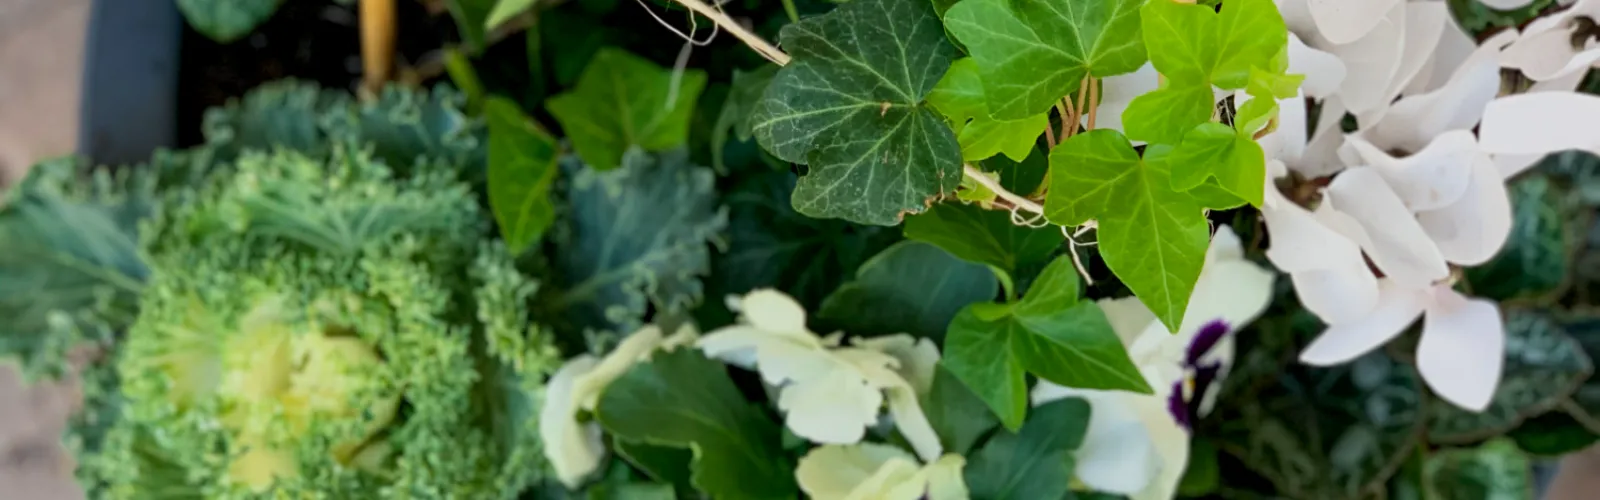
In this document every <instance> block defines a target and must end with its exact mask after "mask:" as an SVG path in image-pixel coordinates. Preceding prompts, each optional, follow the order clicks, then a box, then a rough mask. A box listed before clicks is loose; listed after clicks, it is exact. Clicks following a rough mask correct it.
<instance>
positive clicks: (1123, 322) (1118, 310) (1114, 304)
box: [1095, 296, 1156, 346]
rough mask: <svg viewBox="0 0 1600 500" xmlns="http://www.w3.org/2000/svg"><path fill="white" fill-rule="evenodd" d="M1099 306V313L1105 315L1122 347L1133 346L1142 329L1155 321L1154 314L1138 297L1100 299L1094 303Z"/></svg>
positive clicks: (1142, 331)
mask: <svg viewBox="0 0 1600 500" xmlns="http://www.w3.org/2000/svg"><path fill="white" fill-rule="evenodd" d="M1095 305H1098V306H1100V311H1101V312H1104V313H1105V315H1106V320H1107V321H1109V322H1110V323H1111V330H1112V331H1114V332H1117V337H1118V338H1121V339H1122V345H1124V346H1128V345H1132V344H1133V339H1135V338H1138V337H1139V334H1141V333H1144V329H1145V328H1146V327H1149V326H1150V323H1151V322H1153V321H1155V320H1156V314H1155V313H1153V312H1150V308H1149V307H1145V305H1144V303H1143V302H1139V298H1138V297H1132V296H1129V297H1123V298H1119V299H1100V300H1098V301H1095Z"/></svg>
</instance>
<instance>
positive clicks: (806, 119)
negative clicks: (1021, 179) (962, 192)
mask: <svg viewBox="0 0 1600 500" xmlns="http://www.w3.org/2000/svg"><path fill="white" fill-rule="evenodd" d="M779 39H780V40H781V41H782V45H783V47H784V48H785V49H787V50H788V51H789V54H790V55H792V56H794V61H793V62H791V63H789V64H788V65H787V66H784V67H783V69H780V70H778V76H776V77H775V78H773V80H772V84H771V85H770V86H768V87H767V92H766V94H765V95H764V96H763V97H762V99H761V102H760V103H759V104H757V105H756V112H755V115H754V116H753V117H752V118H751V130H752V131H754V132H755V136H756V140H757V141H758V142H760V143H761V146H762V147H764V148H766V149H767V151H768V152H770V153H772V154H773V155H774V156H777V157H778V158H780V159H783V160H784V161H789V162H793V163H804V164H807V165H808V166H809V170H810V172H809V173H808V174H807V175H806V176H805V177H801V178H800V182H799V184H798V185H796V186H795V191H794V196H793V198H792V201H793V203H794V208H795V210H797V211H799V212H800V213H802V214H806V215H809V216H812V217H818V218H842V219H846V220H850V221H852V222H858V223H863V224H875V225H883V226H892V225H895V224H898V223H899V222H900V219H901V217H903V216H904V215H906V214H911V213H918V212H921V211H923V210H925V209H926V208H927V205H928V201H929V200H930V199H932V198H934V197H936V196H939V195H941V194H943V193H948V192H950V191H953V190H955V188H956V185H957V184H959V183H960V182H961V177H962V175H961V146H960V145H959V144H958V143H957V142H956V137H955V134H954V133H952V132H951V131H950V127H948V126H946V125H945V124H944V121H943V120H940V119H939V117H938V115H937V114H935V113H934V112H933V110H931V109H928V108H927V106H925V105H924V104H923V100H924V99H925V98H926V97H927V96H928V94H929V92H930V91H932V90H933V87H934V85H935V84H937V83H938V81H939V78H940V77H942V76H944V73H945V70H947V69H949V67H950V63H951V62H952V61H954V60H955V59H956V57H957V55H958V52H957V50H956V48H955V46H954V45H951V44H950V41H949V40H948V39H946V38H945V36H944V31H943V29H941V25H940V23H939V18H938V16H936V15H935V14H934V10H933V4H932V3H930V2H928V1H927V0H855V1H852V2H849V3H846V4H844V5H840V6H839V7H838V8H836V9H834V10H833V11H832V12H829V13H827V14H823V15H820V16H816V17H810V18H806V19H804V20H801V21H800V22H797V23H794V24H790V25H788V26H784V27H783V31H782V33H781V34H780V36H779Z"/></svg>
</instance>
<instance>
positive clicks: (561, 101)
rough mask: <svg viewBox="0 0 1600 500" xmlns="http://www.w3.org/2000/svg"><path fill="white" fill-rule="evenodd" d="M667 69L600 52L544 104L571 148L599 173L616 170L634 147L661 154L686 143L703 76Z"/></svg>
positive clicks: (632, 57) (635, 58)
mask: <svg viewBox="0 0 1600 500" xmlns="http://www.w3.org/2000/svg"><path fill="white" fill-rule="evenodd" d="M673 80H674V77H673V74H672V71H670V70H666V69H662V68H659V67H657V66H656V65H654V64H651V63H650V61H646V60H644V59H642V58H640V57H639V56H635V55H633V54H629V53H627V52H625V51H622V50H620V49H615V48H609V47H608V48H602V49H600V51H599V52H598V53H596V54H595V56H594V60H592V61H589V66H588V67H586V68H584V70H583V75H582V76H580V77H578V84H577V86H576V87H574V88H573V89H572V90H570V91H567V92H565V93H562V94H559V95H557V96H555V97H552V98H550V99H549V100H548V101H545V107H546V108H548V109H549V110H550V114H551V115H552V116H555V118H556V121H557V122H559V123H560V124H561V128H562V129H563V130H565V131H566V133H567V139H568V140H570V141H572V148H573V149H574V150H575V151H576V152H577V153H578V157H579V158H583V161H584V162H585V163H588V164H589V165H591V166H593V167H594V168H596V169H599V170H611V169H613V168H617V166H618V165H620V164H621V162H622V153H623V152H624V151H627V150H628V148H629V147H632V146H638V147H640V148H643V149H644V150H646V151H665V150H668V149H672V148H676V147H678V146H682V145H684V143H686V142H688V141H689V119H690V118H691V117H692V115H693V114H694V104H695V100H696V99H698V98H699V97H700V91H702V90H705V87H706V73H705V72H704V71H700V70H686V71H684V72H683V74H682V75H681V78H678V79H677V80H678V81H677V82H676V83H674V81H673Z"/></svg>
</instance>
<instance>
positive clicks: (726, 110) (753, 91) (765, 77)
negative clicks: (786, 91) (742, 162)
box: [711, 66, 778, 172]
mask: <svg viewBox="0 0 1600 500" xmlns="http://www.w3.org/2000/svg"><path fill="white" fill-rule="evenodd" d="M777 73H778V67H777V66H762V67H761V68H760V69H757V70H755V71H739V70H737V69H735V70H733V83H732V84H731V85H730V86H731V88H730V89H729V90H728V98H727V100H724V101H723V102H722V111H721V112H719V113H718V114H717V123H716V124H715V125H712V127H711V166H712V167H715V168H716V169H717V171H718V172H727V171H728V167H727V165H724V164H723V156H722V155H723V154H724V151H723V149H724V148H725V147H726V145H727V144H728V134H729V133H732V134H733V136H734V137H735V138H737V139H739V140H741V141H748V140H750V116H751V113H752V112H753V111H754V110H755V107H756V103H758V102H760V101H761V94H762V93H765V92H766V91H767V84H769V83H772V77H773V75H776V74H777Z"/></svg>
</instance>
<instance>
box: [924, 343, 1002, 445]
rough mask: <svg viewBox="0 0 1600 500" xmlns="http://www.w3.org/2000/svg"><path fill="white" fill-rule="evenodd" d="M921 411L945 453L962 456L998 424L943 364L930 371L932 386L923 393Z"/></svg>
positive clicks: (975, 395) (982, 404) (969, 390)
mask: <svg viewBox="0 0 1600 500" xmlns="http://www.w3.org/2000/svg"><path fill="white" fill-rule="evenodd" d="M922 411H923V412H924V413H926V414H927V415H928V423H929V424H930V425H932V426H933V430H934V432H935V433H937V434H938V435H939V444H941V445H944V450H945V453H958V454H961V455H962V456H970V454H968V453H967V452H968V451H970V450H972V447H973V445H976V444H978V440H979V439H982V438H983V436H984V434H988V433H989V431H990V430H993V429H994V428H995V426H996V425H999V424H1000V421H999V420H996V419H995V416H994V412H991V411H989V409H988V408H987V407H986V406H984V403H983V400H982V399H979V398H978V395H977V394H974V393H973V392H972V389H968V388H967V386H966V385H965V384H962V383H961V380H959V379H957V378H956V377H955V375H951V374H950V370H948V369H946V368H945V367H944V365H943V364H940V365H939V367H938V368H936V369H935V370H934V372H933V387H932V388H931V389H929V390H928V395H927V396H925V397H924V401H923V402H922Z"/></svg>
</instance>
